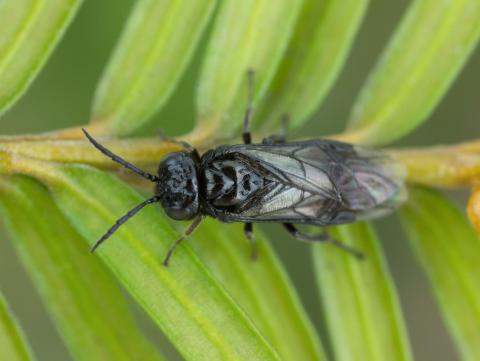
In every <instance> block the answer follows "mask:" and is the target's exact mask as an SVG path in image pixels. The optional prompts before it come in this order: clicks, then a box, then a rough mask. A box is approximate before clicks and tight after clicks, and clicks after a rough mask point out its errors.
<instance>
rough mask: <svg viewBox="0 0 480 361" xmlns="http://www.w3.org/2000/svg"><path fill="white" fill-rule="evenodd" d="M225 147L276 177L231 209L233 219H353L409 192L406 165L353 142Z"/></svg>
mask: <svg viewBox="0 0 480 361" xmlns="http://www.w3.org/2000/svg"><path fill="white" fill-rule="evenodd" d="M222 151H223V154H230V156H231V155H234V157H235V158H237V159H243V161H245V162H248V163H250V164H251V165H252V167H255V168H261V169H263V170H265V171H266V174H267V175H266V177H270V179H271V183H270V184H269V186H268V187H266V188H265V189H263V190H262V191H261V192H259V193H258V194H255V195H252V197H251V199H249V200H248V201H247V202H245V204H244V205H243V206H242V207H241V208H239V209H237V210H236V212H234V213H233V214H232V213H229V218H230V220H243V221H255V222H275V221H277V222H292V223H313V224H322V225H326V224H340V223H348V222H352V221H354V220H359V219H368V218H372V217H377V216H380V215H383V214H385V213H388V212H389V211H390V210H391V209H393V208H395V207H396V206H397V205H398V204H399V203H400V202H401V201H403V199H404V198H405V194H406V193H405V188H404V186H403V179H404V170H403V168H402V167H401V166H399V165H398V164H396V163H395V162H393V161H392V160H391V159H390V158H389V157H388V156H386V155H384V154H383V153H379V152H377V151H372V150H368V149H364V148H360V147H356V146H352V145H350V144H345V143H340V142H334V141H326V140H311V141H304V142H294V143H287V144H278V145H263V144H258V145H235V146H231V147H228V148H224V149H223V150H222Z"/></svg>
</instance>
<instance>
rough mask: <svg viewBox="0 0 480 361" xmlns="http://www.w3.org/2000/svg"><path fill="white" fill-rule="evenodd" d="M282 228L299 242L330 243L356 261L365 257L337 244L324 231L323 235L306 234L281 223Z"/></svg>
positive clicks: (288, 224) (292, 226) (341, 244)
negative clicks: (353, 257)
mask: <svg viewBox="0 0 480 361" xmlns="http://www.w3.org/2000/svg"><path fill="white" fill-rule="evenodd" d="M283 226H284V227H285V229H286V230H287V231H288V233H290V234H291V235H292V236H293V238H295V239H298V240H299V241H303V242H325V243H331V244H333V245H334V246H335V247H338V248H340V249H342V250H344V251H346V252H348V253H350V254H351V255H353V256H355V257H356V258H358V259H363V258H364V257H365V256H364V254H363V253H362V252H360V251H358V250H356V249H354V248H351V247H349V246H347V245H345V244H343V243H342V242H339V241H337V240H336V239H333V238H332V237H330V235H329V234H328V233H327V232H326V231H325V230H324V232H323V233H320V234H308V233H303V232H300V231H299V230H298V229H297V227H295V226H294V225H293V224H291V223H283Z"/></svg>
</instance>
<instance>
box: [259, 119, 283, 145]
mask: <svg viewBox="0 0 480 361" xmlns="http://www.w3.org/2000/svg"><path fill="white" fill-rule="evenodd" d="M288 120H289V117H288V115H287V114H283V115H282V119H281V121H282V127H281V128H280V134H273V135H271V136H269V137H267V138H264V139H263V140H262V143H263V144H267V145H274V144H283V143H286V142H287V134H288Z"/></svg>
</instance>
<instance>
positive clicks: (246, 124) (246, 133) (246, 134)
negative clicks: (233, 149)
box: [242, 69, 255, 144]
mask: <svg viewBox="0 0 480 361" xmlns="http://www.w3.org/2000/svg"><path fill="white" fill-rule="evenodd" d="M247 76H248V103H247V109H246V110H245V116H244V118H243V133H242V137H243V143H245V144H250V143H251V142H252V135H251V133H250V120H251V119H252V115H253V93H254V91H255V71H254V70H253V69H248V72H247Z"/></svg>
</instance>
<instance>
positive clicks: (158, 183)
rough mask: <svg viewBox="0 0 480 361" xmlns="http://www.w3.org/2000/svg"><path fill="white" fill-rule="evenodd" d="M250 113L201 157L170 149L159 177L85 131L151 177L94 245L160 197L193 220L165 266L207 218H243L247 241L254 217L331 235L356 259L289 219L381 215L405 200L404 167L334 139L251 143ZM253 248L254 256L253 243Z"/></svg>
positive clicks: (331, 220) (168, 208)
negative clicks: (140, 197) (234, 139)
mask: <svg viewBox="0 0 480 361" xmlns="http://www.w3.org/2000/svg"><path fill="white" fill-rule="evenodd" d="M251 114H252V109H251V106H249V107H248V108H247V111H246V115H245V119H244V128H243V140H244V144H239V145H224V146H220V147H218V148H216V149H212V150H209V151H207V152H206V153H205V154H203V155H202V156H201V157H200V156H199V154H198V153H197V151H196V150H195V149H193V148H192V147H191V146H189V145H185V150H184V151H182V152H176V153H171V154H169V155H167V156H166V157H165V158H164V159H163V160H162V161H161V162H160V165H159V168H158V174H157V175H152V174H149V173H147V172H144V171H143V170H141V169H139V168H137V167H135V166H134V165H132V164H131V163H128V162H127V161H125V160H124V159H122V158H120V157H119V156H117V155H115V154H114V153H112V152H111V151H110V150H108V149H106V148H105V147H104V146H102V145H101V144H99V143H98V142H97V141H95V139H93V138H92V137H91V136H90V135H89V134H88V133H87V132H86V131H85V130H84V133H85V135H86V136H87V138H88V139H89V140H90V142H91V143H92V144H93V145H94V146H95V147H96V148H97V149H99V150H100V151H101V152H102V153H104V154H105V155H107V156H109V157H110V158H112V159H113V160H114V161H116V162H118V163H120V164H121V165H123V166H124V167H126V168H128V169H130V170H132V171H134V172H135V173H137V174H139V175H141V176H142V177H144V178H147V179H149V180H150V181H152V182H155V195H154V196H153V197H152V198H149V199H147V200H146V201H144V202H143V203H141V204H139V205H138V206H136V207H135V208H133V209H132V210H130V211H129V212H128V213H127V214H126V215H125V216H123V217H121V218H120V219H119V220H118V221H117V222H116V223H115V224H114V225H113V226H112V227H111V228H110V229H109V230H108V231H107V233H106V234H105V235H104V236H102V237H101V238H100V239H99V240H98V241H97V243H96V244H95V246H94V247H93V248H92V251H94V250H95V249H96V248H97V247H98V246H99V245H100V244H101V243H102V242H103V241H104V240H105V239H107V238H108V237H110V236H111V235H112V234H113V233H114V232H115V231H116V230H117V228H118V227H120V226H121V225H122V224H123V223H124V222H126V221H127V220H128V219H129V218H130V217H132V216H133V215H135V214H136V213H137V212H138V211H139V210H141V209H142V208H143V207H145V206H146V205H147V204H151V203H156V202H159V203H160V204H161V205H162V207H163V209H164V210H165V212H166V214H167V215H168V216H169V217H170V218H173V219H175V220H192V219H193V222H192V223H191V225H190V226H189V227H188V229H187V230H186V232H185V234H184V235H183V236H182V237H181V238H180V239H178V240H177V241H176V242H175V243H174V245H173V246H172V247H171V248H170V250H169V252H168V254H167V256H166V258H165V260H164V264H165V265H167V264H168V261H169V259H170V256H171V255H172V252H173V250H174V249H175V247H176V246H177V245H178V244H179V243H180V242H181V241H182V240H183V239H185V237H186V236H188V235H189V234H190V233H191V232H192V231H193V230H194V229H195V228H196V227H197V226H198V225H199V224H200V222H201V220H202V219H203V218H204V217H205V216H210V217H213V218H216V219H218V220H220V221H223V222H243V223H245V234H246V236H247V238H248V239H250V240H251V241H253V237H252V223H257V222H277V223H282V224H283V225H284V227H285V228H286V229H287V231H288V232H289V233H290V234H292V235H293V236H294V237H295V238H296V239H299V240H302V241H308V242H310V241H328V242H330V243H332V244H334V245H336V246H337V247H340V248H342V249H344V250H346V251H348V252H350V253H352V254H354V255H355V256H357V257H361V254H360V253H359V252H358V251H356V250H354V249H351V248H349V247H347V246H346V245H344V244H342V243H340V242H338V241H336V240H333V239H331V238H330V237H329V236H328V235H327V234H326V233H322V234H314V235H311V234H305V233H302V232H300V231H299V230H297V228H296V227H295V226H294V224H314V225H319V226H329V225H336V224H343V223H349V222H354V221H357V220H363V219H368V218H372V217H377V216H379V215H382V214H385V213H387V212H389V211H390V210H391V209H392V208H394V207H395V206H396V205H397V204H398V203H399V202H400V201H401V200H402V199H403V198H404V195H405V192H404V187H403V183H402V176H401V173H402V172H401V171H402V170H401V169H399V168H398V165H395V164H394V163H393V162H391V160H390V159H389V158H388V157H386V156H385V155H383V154H381V153H379V152H376V151H375V152H374V151H371V150H367V149H364V148H360V147H357V146H353V145H351V144H346V143H341V142H336V141H330V140H308V141H301V142H290V143H289V142H286V140H285V139H284V136H273V137H270V138H267V139H264V141H263V142H262V143H261V144H250V141H251V136H250V132H249V122H250V118H251ZM252 244H253V245H254V243H252ZM252 251H253V252H252V254H253V255H255V247H253V248H252Z"/></svg>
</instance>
